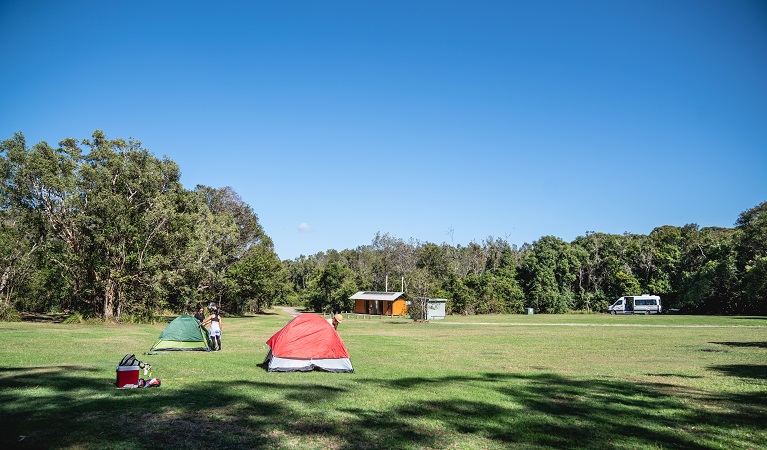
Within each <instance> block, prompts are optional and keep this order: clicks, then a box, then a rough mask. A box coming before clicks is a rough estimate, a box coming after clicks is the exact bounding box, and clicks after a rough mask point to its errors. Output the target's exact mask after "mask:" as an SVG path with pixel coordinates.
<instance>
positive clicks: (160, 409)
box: [0, 313, 767, 449]
mask: <svg viewBox="0 0 767 450" xmlns="http://www.w3.org/2000/svg"><path fill="white" fill-rule="evenodd" d="M289 319H290V317H289V316H288V315H285V314H283V313H274V314H269V315H263V316H258V317H243V318H225V323H224V327H225V328H224V339H223V346H224V350H223V351H222V352H216V353H202V352H167V353H160V354H153V355H145V354H143V353H144V352H147V351H148V349H149V348H150V347H151V345H152V344H153V343H154V341H155V339H156V338H157V336H158V335H159V334H160V332H161V331H162V329H163V328H164V325H93V324H76V325H67V324H51V323H0V342H2V343H1V344H0V445H1V446H2V447H3V448H9V447H10V448H137V447H138V448H203V447H209V446H214V447H219V448H260V447H262V448H338V449H358V448H403V449H406V448H531V449H537V448H595V449H604V448H615V449H623V448H722V449H736V448H742V449H749V448H764V447H765V446H767V428H765V426H764V424H765V423H767V318H762V317H751V318H745V317H695V316H674V315H662V316H650V317H645V316H642V317H613V316H607V315H561V316H548V315H531V316H527V315H519V316H475V317H462V316H451V317H448V318H447V319H446V320H444V321H433V322H431V323H428V324H421V323H414V322H412V321H409V320H405V319H396V318H395V319H372V320H371V319H367V320H361V319H360V320H353V319H351V318H347V319H346V320H344V322H343V323H342V324H341V326H340V327H339V332H340V334H341V336H342V338H343V339H344V341H345V343H346V345H347V347H348V349H349V352H350V354H351V359H352V363H353V364H354V368H355V373H354V374H332V373H325V372H311V373H268V372H266V371H265V370H264V369H263V368H262V367H260V366H259V364H260V363H261V362H262V361H263V358H264V356H265V354H266V352H267V348H266V346H265V345H264V342H265V341H266V340H267V339H268V338H269V337H270V336H271V335H272V334H273V333H274V332H276V331H277V330H279V329H280V328H281V327H282V326H283V325H284V324H285V323H286V322H287V321H288V320H289ZM126 353H135V354H136V356H137V357H138V358H139V359H141V360H143V361H145V362H149V363H150V364H152V366H153V375H154V376H156V377H159V378H160V379H161V380H162V386H161V387H160V388H152V389H133V390H116V389H115V388H114V381H115V366H116V364H117V362H118V361H119V360H120V358H122V356H123V355H125V354H126Z"/></svg>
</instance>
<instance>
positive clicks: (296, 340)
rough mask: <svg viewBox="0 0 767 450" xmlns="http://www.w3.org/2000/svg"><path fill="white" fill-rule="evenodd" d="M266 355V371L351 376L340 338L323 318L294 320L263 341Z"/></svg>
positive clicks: (312, 317) (352, 371)
mask: <svg viewBox="0 0 767 450" xmlns="http://www.w3.org/2000/svg"><path fill="white" fill-rule="evenodd" d="M266 345H268V346H269V349H270V350H269V353H268V354H267V355H266V359H265V360H264V363H265V364H267V370H268V371H269V372H295V371H301V372H307V371H310V370H314V369H321V370H325V371H328V372H348V373H354V369H353V368H352V363H351V361H350V360H349V352H348V351H347V350H346V346H345V345H344V342H343V341H342V340H341V336H339V335H338V332H336V330H335V328H333V326H332V325H330V324H329V323H328V321H327V320H325V319H324V318H323V317H322V316H320V315H317V314H312V313H306V314H301V315H299V316H297V317H294V318H293V320H291V321H290V322H288V324H287V325H285V326H284V327H283V328H282V329H281V330H280V331H278V332H276V333H275V334H274V336H272V337H271V338H269V340H268V341H266Z"/></svg>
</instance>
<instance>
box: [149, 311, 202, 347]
mask: <svg viewBox="0 0 767 450" xmlns="http://www.w3.org/2000/svg"><path fill="white" fill-rule="evenodd" d="M158 350H200V351H205V352H207V351H210V341H209V339H208V331H207V330H206V329H205V327H203V326H202V325H200V322H199V321H198V320H197V319H195V318H194V317H192V316H190V315H186V314H185V315H183V316H178V317H176V318H175V319H173V321H172V322H171V323H169V324H168V326H167V327H165V330H163V332H162V333H160V337H159V338H158V339H157V342H155V343H154V345H153V346H152V350H151V351H158Z"/></svg>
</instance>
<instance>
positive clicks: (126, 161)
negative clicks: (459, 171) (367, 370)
mask: <svg viewBox="0 0 767 450" xmlns="http://www.w3.org/2000/svg"><path fill="white" fill-rule="evenodd" d="M0 176H2V179H3V183H2V187H0V316H2V315H3V314H6V315H7V314H10V313H13V312H15V311H22V310H23V311H65V310H70V311H79V312H82V313H84V314H86V315H92V316H96V317H100V318H103V319H106V320H112V319H117V320H127V319H131V318H135V319H138V320H143V319H149V318H152V317H154V316H155V315H157V314H160V313H162V312H163V311H166V312H176V313H177V312H184V311H191V310H193V309H195V307H196V306H197V305H200V304H205V303H207V302H209V301H216V302H219V303H221V304H222V305H223V306H224V309H225V310H227V311H228V312H232V313H243V312H259V311H263V310H264V309H267V308H269V307H271V306H272V305H273V304H275V303H289V304H293V305H296V306H306V307H308V308H310V309H312V310H315V311H351V310H353V307H354V305H353V304H352V302H351V301H350V300H349V297H350V296H351V295H352V294H354V293H355V292H356V291H358V290H371V291H376V290H378V291H383V290H389V291H393V290H397V291H403V292H405V293H406V294H407V296H408V297H409V298H411V299H415V298H416V297H436V298H446V299H448V302H447V308H448V313H450V314H492V313H522V312H523V311H524V309H525V308H534V309H535V310H536V311H537V312H540V313H563V312H569V311H585V312H593V311H602V310H604V309H605V308H606V307H607V306H608V305H609V304H610V303H611V302H612V301H613V300H615V299H617V298H618V297H620V296H623V295H638V294H642V293H649V294H657V295H660V296H662V298H663V305H664V307H665V308H666V309H669V308H673V309H679V310H681V311H683V312H687V313H698V314H762V315H763V314H767V202H763V203H761V204H759V205H757V206H755V207H753V208H751V209H749V210H747V211H744V212H743V213H741V214H740V216H739V217H737V219H736V220H735V223H734V226H733V227H732V228H719V227H703V228H701V227H699V226H698V225H696V224H688V225H685V226H682V227H677V226H660V227H657V228H655V229H654V230H652V232H650V233H649V234H648V235H642V234H630V233H625V234H622V235H618V234H606V233H599V232H586V233H585V235H584V236H579V237H577V238H576V239H574V240H573V241H572V242H566V241H564V240H562V239H560V238H557V237H554V236H544V237H541V238H540V239H538V240H537V241H535V242H533V243H532V244H527V243H526V244H524V245H522V246H521V247H517V246H516V245H513V244H510V243H508V242H507V241H506V240H505V239H501V238H494V237H488V238H486V239H484V240H482V241H480V242H471V243H469V244H468V245H465V246H462V245H449V244H447V243H442V244H436V243H431V242H421V241H418V240H415V239H412V238H411V239H409V240H404V239H401V238H398V237H395V236H391V235H390V234H388V233H380V232H379V233H377V234H376V235H375V236H374V238H373V239H372V242H371V243H370V244H369V245H362V246H359V247H357V248H356V249H346V250H341V251H338V250H332V249H331V250H327V251H325V252H319V253H317V254H315V255H311V256H303V255H302V256H300V257H298V258H295V259H292V260H284V261H280V259H279V258H278V257H277V255H276V253H275V252H274V246H273V243H272V240H271V239H270V238H269V237H268V236H267V234H266V233H265V231H264V230H263V228H262V227H261V225H260V223H259V221H258V216H257V214H256V213H255V212H254V211H253V209H252V208H251V207H250V206H249V205H247V204H246V203H245V202H244V201H243V200H242V199H241V198H240V196H239V195H238V194H237V193H236V192H235V191H234V190H233V189H231V188H229V187H224V188H212V187H208V186H197V187H196V188H195V189H193V190H186V189H184V188H183V187H182V186H181V184H180V182H179V179H180V171H179V167H178V165H177V164H176V163H174V162H173V161H171V160H169V159H167V158H164V159H158V158H156V157H155V156H153V155H152V154H151V153H150V152H149V151H147V150H146V149H144V148H143V147H142V146H141V143H140V142H138V141H135V140H133V139H129V140H127V141H126V140H123V139H115V140H110V139H107V137H106V136H105V135H104V133H103V132H101V131H96V132H94V133H93V135H92V137H91V138H90V139H84V140H82V141H77V140H75V139H65V140H63V141H61V142H60V143H59V144H58V146H57V147H52V146H50V145H48V144H47V143H46V142H44V141H43V142H40V143H38V144H36V145H34V146H31V147H28V146H27V144H26V142H25V139H24V136H23V134H21V133H17V134H15V135H14V136H13V137H12V138H11V139H8V140H6V141H3V142H2V144H1V146H0ZM0 318H2V317H0Z"/></svg>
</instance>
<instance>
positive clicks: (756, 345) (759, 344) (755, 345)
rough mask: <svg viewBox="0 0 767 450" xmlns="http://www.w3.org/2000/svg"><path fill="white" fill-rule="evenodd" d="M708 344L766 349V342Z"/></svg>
mask: <svg viewBox="0 0 767 450" xmlns="http://www.w3.org/2000/svg"><path fill="white" fill-rule="evenodd" d="M709 344H718V345H726V346H728V347H745V348H767V342H709Z"/></svg>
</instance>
